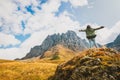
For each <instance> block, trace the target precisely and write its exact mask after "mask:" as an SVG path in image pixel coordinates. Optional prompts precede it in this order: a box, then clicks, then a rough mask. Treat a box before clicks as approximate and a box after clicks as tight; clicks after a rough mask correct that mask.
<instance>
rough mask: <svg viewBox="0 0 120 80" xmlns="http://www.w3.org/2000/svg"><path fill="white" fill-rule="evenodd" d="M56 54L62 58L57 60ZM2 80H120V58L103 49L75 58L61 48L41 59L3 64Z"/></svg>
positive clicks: (72, 53)
mask: <svg viewBox="0 0 120 80" xmlns="http://www.w3.org/2000/svg"><path fill="white" fill-rule="evenodd" d="M56 52H57V56H59V57H53V56H54V54H56ZM51 53H53V54H51ZM68 53H69V54H70V55H68ZM51 55H52V56H51ZM71 56H74V57H73V58H72V57H71ZM70 58H71V59H70ZM0 80H120V54H119V53H118V52H117V51H115V50H113V49H109V48H99V49H88V50H84V51H82V52H79V54H77V55H74V52H73V51H71V50H70V49H68V48H65V47H63V46H61V45H57V46H54V47H52V48H51V49H49V50H48V51H47V52H45V54H44V55H43V57H42V58H41V59H40V58H39V57H37V58H31V59H25V60H17V61H10V60H0Z"/></svg>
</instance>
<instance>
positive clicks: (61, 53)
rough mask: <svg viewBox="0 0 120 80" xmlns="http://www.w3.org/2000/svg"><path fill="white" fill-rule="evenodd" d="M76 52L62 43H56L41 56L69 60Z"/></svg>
mask: <svg viewBox="0 0 120 80" xmlns="http://www.w3.org/2000/svg"><path fill="white" fill-rule="evenodd" d="M75 54H76V52H74V51H73V50H70V49H68V48H66V47H64V46H62V45H56V46H54V47H52V48H51V49H49V50H47V51H46V52H45V53H44V54H43V55H42V56H41V58H49V59H50V60H58V59H61V60H68V59H71V58H73V57H74V56H75Z"/></svg>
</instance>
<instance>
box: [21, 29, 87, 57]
mask: <svg viewBox="0 0 120 80" xmlns="http://www.w3.org/2000/svg"><path fill="white" fill-rule="evenodd" d="M59 44H60V45H63V46H64V47H66V48H68V49H71V50H73V51H82V50H84V49H87V47H88V44H87V42H86V41H85V40H82V39H81V38H80V37H78V36H77V34H76V33H75V32H74V31H67V32H66V33H62V34H59V33H58V34H53V35H48V36H47V37H46V39H45V40H44V41H43V43H42V44H41V45H39V46H35V47H33V48H32V49H31V50H30V52H29V53H28V54H27V55H26V56H25V57H24V58H22V59H27V58H32V57H37V56H42V55H43V54H44V52H46V51H47V50H48V49H50V48H52V47H54V46H56V45H59Z"/></svg>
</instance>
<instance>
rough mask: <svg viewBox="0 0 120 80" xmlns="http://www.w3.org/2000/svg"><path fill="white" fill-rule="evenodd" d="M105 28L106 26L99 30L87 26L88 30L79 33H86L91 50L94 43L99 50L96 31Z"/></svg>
mask: <svg viewBox="0 0 120 80" xmlns="http://www.w3.org/2000/svg"><path fill="white" fill-rule="evenodd" d="M102 28H104V26H101V27H99V28H91V26H90V25H87V28H86V29H85V30H79V32H86V38H87V39H88V40H89V44H90V48H91V47H92V43H93V44H94V46H95V47H96V48H97V47H98V46H97V44H96V42H95V37H96V34H95V31H96V30H99V29H102Z"/></svg>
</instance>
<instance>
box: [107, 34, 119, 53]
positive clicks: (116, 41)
mask: <svg viewBox="0 0 120 80" xmlns="http://www.w3.org/2000/svg"><path fill="white" fill-rule="evenodd" d="M107 47H110V48H114V49H116V50H118V51H120V34H119V35H118V36H117V38H116V39H115V40H114V42H112V43H109V44H107Z"/></svg>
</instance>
